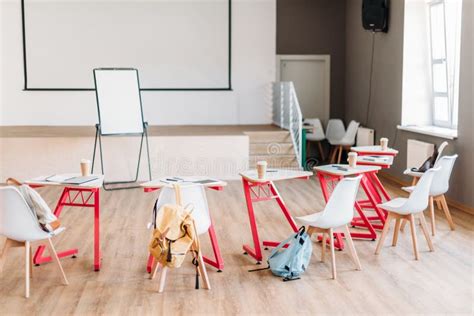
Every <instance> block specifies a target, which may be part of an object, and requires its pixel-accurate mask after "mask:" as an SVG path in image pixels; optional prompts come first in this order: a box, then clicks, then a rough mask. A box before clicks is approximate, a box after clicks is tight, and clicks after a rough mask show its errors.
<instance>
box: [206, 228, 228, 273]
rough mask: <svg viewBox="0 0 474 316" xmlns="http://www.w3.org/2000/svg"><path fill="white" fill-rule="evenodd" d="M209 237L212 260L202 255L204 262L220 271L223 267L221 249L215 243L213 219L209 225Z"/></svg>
mask: <svg viewBox="0 0 474 316" xmlns="http://www.w3.org/2000/svg"><path fill="white" fill-rule="evenodd" d="M209 238H210V239H211V245H212V251H213V252H214V260H212V259H209V258H208V257H205V256H203V260H204V262H205V263H207V264H210V265H211V266H213V267H215V268H217V272H222V270H223V269H224V260H223V259H222V255H221V250H220V248H219V244H218V243H217V236H216V231H215V230H214V221H213V220H212V219H211V226H210V227H209Z"/></svg>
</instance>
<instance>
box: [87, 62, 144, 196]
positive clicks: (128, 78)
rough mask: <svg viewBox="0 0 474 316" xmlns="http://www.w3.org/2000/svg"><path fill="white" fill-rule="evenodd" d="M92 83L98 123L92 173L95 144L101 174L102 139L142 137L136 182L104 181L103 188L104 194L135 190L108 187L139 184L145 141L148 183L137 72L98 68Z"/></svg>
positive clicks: (130, 69)
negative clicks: (111, 191) (110, 191)
mask: <svg viewBox="0 0 474 316" xmlns="http://www.w3.org/2000/svg"><path fill="white" fill-rule="evenodd" d="M94 83H95V92H96V99H97V111H98V115H99V123H98V124H96V133H95V141H94V153H93V157H92V172H94V163H95V154H96V151H97V144H98V145H99V156H100V166H101V170H102V174H104V172H105V169H104V159H103V152H102V136H104V137H108V136H141V140H140V149H139V152H138V162H137V171H136V174H135V179H133V180H124V181H110V182H107V181H104V186H103V187H104V189H105V190H119V189H131V188H136V187H137V185H131V186H126V187H110V185H117V184H133V183H136V182H137V181H138V174H139V172H140V161H141V156H142V150H143V140H144V139H145V141H146V151H147V158H148V176H149V179H150V181H151V167H150V148H149V145H148V123H147V122H145V121H144V119H143V109H142V100H141V95H140V81H139V78H138V70H137V69H134V68H97V69H94Z"/></svg>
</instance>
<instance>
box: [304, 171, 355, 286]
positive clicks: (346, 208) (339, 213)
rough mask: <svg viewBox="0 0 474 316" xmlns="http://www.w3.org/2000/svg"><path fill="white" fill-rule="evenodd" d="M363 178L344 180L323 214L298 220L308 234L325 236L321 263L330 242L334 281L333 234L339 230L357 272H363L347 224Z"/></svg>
mask: <svg viewBox="0 0 474 316" xmlns="http://www.w3.org/2000/svg"><path fill="white" fill-rule="evenodd" d="M361 178H362V176H358V177H355V178H344V179H342V180H341V181H340V182H339V183H338V184H337V186H336V188H335V189H334V191H333V193H332V194H331V197H330V198H329V201H328V202H327V204H326V207H325V208H324V210H323V211H322V212H318V213H314V214H311V215H307V216H301V217H297V218H296V219H297V220H298V221H299V222H301V223H303V224H305V225H308V229H307V233H308V234H309V235H310V236H311V234H313V233H322V234H323V242H322V247H323V249H322V253H321V261H324V257H325V252H326V240H329V245H330V249H331V266H332V277H333V279H336V257H335V254H334V238H333V233H334V230H335V229H337V228H342V230H343V231H344V237H346V240H347V243H348V245H349V251H350V253H351V256H352V259H353V260H354V263H355V264H356V268H357V270H361V265H360V261H359V257H358V256H357V252H356V250H355V248H354V243H353V241H352V237H351V234H350V231H349V228H348V227H347V224H348V223H350V222H351V221H352V218H353V217H354V203H355V199H356V195H357V190H358V188H359V183H360V179H361ZM327 238H329V239H327Z"/></svg>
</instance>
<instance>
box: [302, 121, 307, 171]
mask: <svg viewBox="0 0 474 316" xmlns="http://www.w3.org/2000/svg"><path fill="white" fill-rule="evenodd" d="M301 166H302V167H303V169H304V170H307V169H306V128H302V129H301Z"/></svg>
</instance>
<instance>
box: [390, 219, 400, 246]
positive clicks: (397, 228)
mask: <svg viewBox="0 0 474 316" xmlns="http://www.w3.org/2000/svg"><path fill="white" fill-rule="evenodd" d="M401 223H402V219H401V218H397V219H396V220H395V229H394V231H393V239H392V246H393V247H395V246H396V245H397V242H398V232H399V231H400V225H401Z"/></svg>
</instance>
